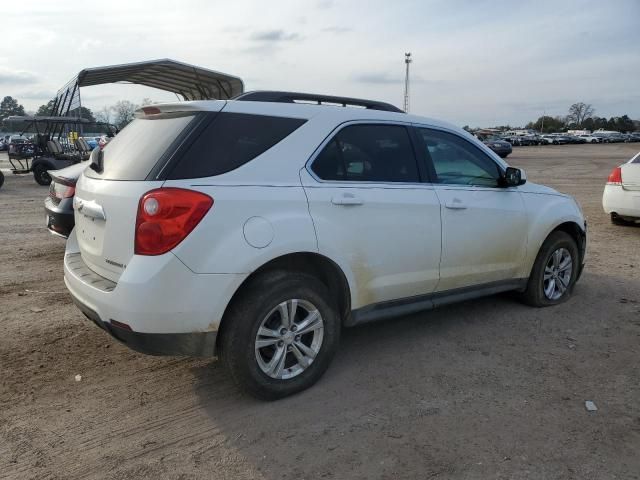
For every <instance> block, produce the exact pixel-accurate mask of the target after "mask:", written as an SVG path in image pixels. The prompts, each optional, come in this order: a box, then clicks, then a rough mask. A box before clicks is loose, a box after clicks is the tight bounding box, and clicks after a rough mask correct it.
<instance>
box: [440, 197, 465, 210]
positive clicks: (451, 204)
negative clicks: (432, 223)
mask: <svg viewBox="0 0 640 480" xmlns="http://www.w3.org/2000/svg"><path fill="white" fill-rule="evenodd" d="M444 206H445V207H447V208H450V209H451V210H464V209H465V208H467V205H466V204H465V203H464V202H463V201H462V200H460V199H459V198H454V199H453V200H451V201H448V202H446V203H445V204H444Z"/></svg>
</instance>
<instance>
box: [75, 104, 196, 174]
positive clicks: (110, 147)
mask: <svg viewBox="0 0 640 480" xmlns="http://www.w3.org/2000/svg"><path fill="white" fill-rule="evenodd" d="M194 118H195V115H194V114H180V115H174V116H171V117H160V118H137V119H135V120H133V121H132V122H131V123H130V124H129V125H127V126H126V127H125V128H123V129H122V131H121V132H120V133H118V135H116V136H115V137H114V138H113V139H112V140H111V141H110V142H109V143H108V144H107V145H105V147H104V149H103V163H102V164H103V171H102V172H101V173H97V172H95V171H94V170H92V169H90V168H88V169H87V170H85V175H87V176H89V177H93V178H101V179H104V180H144V179H146V178H147V175H149V172H151V170H152V169H153V167H154V166H155V165H156V164H157V163H158V161H159V160H160V159H162V157H163V156H164V154H165V153H166V152H167V150H168V149H169V146H170V145H171V143H172V142H173V141H174V140H176V138H177V137H178V135H180V133H181V132H182V131H184V130H185V128H187V126H188V125H189V123H191V122H192V121H193V119H194Z"/></svg>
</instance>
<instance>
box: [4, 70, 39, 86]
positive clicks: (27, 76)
mask: <svg viewBox="0 0 640 480" xmlns="http://www.w3.org/2000/svg"><path fill="white" fill-rule="evenodd" d="M37 81H38V77H36V75H34V74H33V73H31V72H25V71H22V70H10V69H8V68H0V85H13V84H15V85H25V84H32V83H36V82H37Z"/></svg>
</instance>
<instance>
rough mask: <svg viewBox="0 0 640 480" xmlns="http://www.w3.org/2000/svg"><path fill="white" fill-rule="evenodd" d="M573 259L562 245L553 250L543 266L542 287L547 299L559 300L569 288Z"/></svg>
mask: <svg viewBox="0 0 640 480" xmlns="http://www.w3.org/2000/svg"><path fill="white" fill-rule="evenodd" d="M572 272H573V260H572V258H571V254H570V253H569V250H567V249H566V248H564V247H561V248H558V249H557V250H555V251H554V252H553V253H552V254H551V256H550V257H549V260H547V265H546V266H545V267H544V276H543V280H542V288H543V290H544V295H545V297H547V298H548V299H549V300H559V299H560V297H562V296H563V295H564V293H565V292H566V291H567V289H568V288H569V284H570V283H571V274H572Z"/></svg>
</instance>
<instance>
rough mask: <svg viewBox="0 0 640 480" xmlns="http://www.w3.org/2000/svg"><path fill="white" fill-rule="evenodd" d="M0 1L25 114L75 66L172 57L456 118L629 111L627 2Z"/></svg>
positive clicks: (636, 110) (139, 94)
mask: <svg viewBox="0 0 640 480" xmlns="http://www.w3.org/2000/svg"><path fill="white" fill-rule="evenodd" d="M14 7H15V8H4V9H3V11H2V42H1V45H2V48H0V95H1V96H4V95H12V96H13V97H15V98H17V99H18V100H19V101H20V102H21V103H22V104H23V105H24V106H25V107H26V108H27V110H35V109H36V108H37V107H38V106H39V105H41V104H42V103H46V101H47V100H49V99H50V98H52V97H53V96H54V94H55V92H56V91H57V89H58V88H59V87H61V86H62V85H63V84H64V83H65V82H66V81H68V80H69V79H70V78H71V77H73V76H74V75H75V74H76V73H77V72H78V71H79V70H81V69H82V68H86V67H94V66H102V65H110V64H117V63H126V62H133V61H141V60H150V59H156V58H172V59H175V60H180V61H183V62H187V63H193V64H196V65H200V66H202V67H206V68H210V69H213V70H218V71H222V72H226V73H231V74H234V75H237V76H239V77H241V78H242V79H243V80H244V82H245V88H246V89H247V90H255V89H288V90H294V91H305V92H316V93H326V94H333V95H347V96H354V97H365V98H372V99H378V100H384V101H388V102H391V103H394V104H396V105H398V106H400V107H401V106H402V101H403V88H404V85H403V81H404V52H411V53H412V54H413V58H414V63H413V64H412V65H411V69H412V70H411V80H412V84H411V112H412V113H416V114H420V115H425V116H429V117H436V118H440V119H444V120H448V121H451V122H453V123H455V124H457V125H460V126H462V125H467V124H468V125H471V126H492V125H502V124H507V123H509V124H511V125H519V124H524V123H526V122H527V121H528V120H531V119H535V118H537V117H539V116H540V115H542V113H543V111H546V113H547V114H550V115H564V114H566V112H567V109H568V107H569V105H570V104H571V103H574V102H576V101H584V102H587V103H592V104H593V106H594V107H595V109H596V114H597V115H600V116H607V117H609V116H614V115H622V114H625V113H627V114H629V115H630V116H631V117H632V118H635V119H640V22H639V20H640V0H607V1H605V0H596V1H587V0H583V1H570V0H567V1H557V0H556V1H531V2H520V1H517V0H509V1H497V0H496V1H489V0H486V1H462V0H430V1H426V0H423V1H400V0H393V1H391V0H368V1H348V0H309V1H302V0H299V1H279V0H270V1H258V0H234V1H232V2H229V1H228V0H226V1H224V2H223V1H216V0H180V1H176V0H172V1H168V2H165V1H158V0H154V1H151V0H149V1H143V0H127V1H120V0H111V1H109V2H106V3H105V2H103V3H96V2H54V1H50V0H41V1H28V0H22V1H21V2H20V3H19V4H16V5H15V6H14ZM144 97H150V98H151V99H153V100H156V101H166V100H169V101H175V100H176V99H175V96H173V95H168V94H166V93H163V92H159V91H158V90H153V89H149V88H144V87H137V86H135V87H134V86H127V85H108V86H99V87H86V88H84V89H83V92H82V98H83V104H84V105H86V106H88V107H89V108H92V109H94V110H98V109H100V108H101V107H102V106H104V105H110V104H112V103H114V102H115V101H116V100H118V99H122V98H124V99H128V100H131V101H134V102H140V100H141V99H142V98H144Z"/></svg>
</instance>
